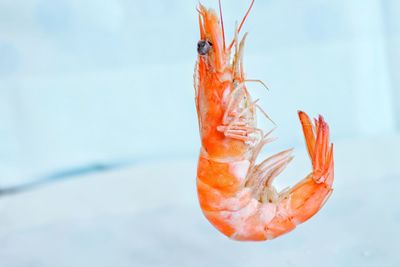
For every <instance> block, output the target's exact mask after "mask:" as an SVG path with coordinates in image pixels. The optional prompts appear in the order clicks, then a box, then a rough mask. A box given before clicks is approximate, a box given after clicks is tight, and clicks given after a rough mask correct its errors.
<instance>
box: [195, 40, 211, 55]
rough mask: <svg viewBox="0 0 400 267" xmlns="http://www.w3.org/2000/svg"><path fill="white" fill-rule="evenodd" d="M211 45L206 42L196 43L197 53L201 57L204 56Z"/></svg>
mask: <svg viewBox="0 0 400 267" xmlns="http://www.w3.org/2000/svg"><path fill="white" fill-rule="evenodd" d="M211 46H212V44H211V43H210V42H209V41H207V40H200V41H199V42H198V43H197V53H199V55H201V56H205V55H207V54H208V52H209V51H210V49H211Z"/></svg>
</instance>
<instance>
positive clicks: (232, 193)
mask: <svg viewBox="0 0 400 267" xmlns="http://www.w3.org/2000/svg"><path fill="white" fill-rule="evenodd" d="M253 2H254V0H253V1H252V3H251V6H252V5H253ZM251 6H250V8H249V10H248V11H247V13H246V15H245V17H244V18H243V20H242V22H241V24H240V25H239V26H238V27H236V29H235V38H234V40H233V41H232V43H231V44H230V45H229V46H226V44H225V36H224V29H223V22H222V16H221V20H219V19H218V16H217V15H216V13H215V12H214V11H213V10H211V9H206V8H205V7H204V6H202V5H201V4H200V5H199V8H198V12H199V23H200V41H199V42H198V45H197V51H198V58H197V62H196V67H195V74H194V86H195V94H196V108H197V114H198V120H199V128H200V136H201V144H202V148H201V152H200V156H199V162H198V169H197V191H198V197H199V201H200V206H201V209H202V210H203V213H204V215H205V217H206V218H207V219H208V220H209V221H210V222H211V223H212V224H213V225H214V226H215V227H216V228H217V229H218V230H219V231H221V232H222V233H223V234H224V235H226V236H228V237H230V238H232V239H236V240H253V241H256V240H269V239H273V238H276V237H278V236H280V235H282V234H284V233H287V232H289V231H291V230H293V229H294V228H295V227H296V225H298V224H300V223H302V222H305V221H306V220H308V219H309V218H310V217H312V216H313V215H314V214H315V213H317V212H318V211H319V210H320V209H321V207H322V206H323V205H324V203H325V201H326V200H327V199H328V198H329V196H330V194H331V193H332V183H333V176H334V174H333V145H332V144H330V142H329V127H328V125H327V123H326V122H325V121H324V119H323V117H322V116H319V118H318V119H315V120H314V124H313V123H312V121H311V120H310V118H309V117H308V116H307V115H306V114H305V113H304V112H302V111H299V112H298V116H299V118H300V122H301V125H302V128H303V133H304V136H305V142H306V145H307V150H308V153H309V156H310V158H311V162H312V171H311V173H310V174H309V175H307V176H306V177H305V178H304V179H303V180H301V181H300V182H299V183H298V184H296V185H295V186H293V187H291V188H289V189H287V190H284V191H282V192H278V191H277V190H276V189H275V188H274V186H273V185H272V182H273V180H274V178H275V177H276V176H277V175H279V174H280V173H281V172H282V171H283V170H284V168H285V167H286V166H287V164H288V163H289V162H290V161H291V160H292V156H291V150H285V151H282V152H280V153H277V154H275V155H273V156H271V157H269V158H267V159H265V160H263V161H261V162H260V163H258V164H256V159H257V156H258V154H259V152H260V151H261V149H262V148H263V146H264V145H265V144H267V143H268V142H270V141H272V138H270V132H269V133H267V134H263V131H262V130H261V129H259V128H257V125H256V109H257V108H258V106H257V104H256V101H252V100H251V97H250V94H249V92H248V91H247V89H246V82H247V80H246V78H245V75H244V71H243V64H242V62H243V61H242V57H243V47H244V43H245V40H246V34H244V36H243V38H242V39H241V41H240V42H239V40H238V35H239V32H240V29H241V27H242V25H243V22H244V21H245V19H246V17H247V15H248V13H249V11H250V9H251ZM220 10H221V9H220ZM220 15H221V12H220ZM232 49H233V57H232V59H230V55H231V50H232Z"/></svg>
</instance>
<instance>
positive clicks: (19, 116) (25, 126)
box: [0, 0, 400, 188]
mask: <svg viewBox="0 0 400 267" xmlns="http://www.w3.org/2000/svg"><path fill="white" fill-rule="evenodd" d="M222 2H223V3H222V4H223V13H224V22H225V29H226V35H227V38H232V33H233V26H234V23H235V21H236V20H240V19H241V18H242V16H243V14H244V13H245V11H246V9H247V7H248V5H249V1H239V0H236V1H222ZM203 3H204V4H206V5H207V6H212V7H214V8H217V7H218V5H217V1H211V0H208V1H203ZM196 4H197V2H196V1H183V0H180V1H179V0H169V1H160V0H159V1H128V0H126V1H124V0H113V1H111V0H109V1H94V0H90V1H78V0H60V1H52V0H42V1H40V0H1V1H0V186H1V187H3V188H4V187H12V186H17V185H21V184H25V183H28V182H31V181H34V180H38V179H42V178H43V177H47V176H51V175H57V174H58V173H61V174H62V173H68V172H69V171H71V170H72V171H74V170H75V171H76V172H79V170H80V169H85V168H86V169H90V168H94V167H96V166H103V167H108V166H115V165H119V164H126V163H127V164H130V163H135V162H143V161H148V160H155V159H167V158H187V157H193V158H195V156H196V154H197V152H198V150H199V137H198V129H197V121H196V115H195V108H194V102H193V101H194V100H193V97H194V94H193V86H192V84H193V83H192V75H193V66H194V62H195V59H196V43H197V41H198V38H199V33H198V25H197V14H196V11H195V7H196ZM399 15H400V3H399V2H398V1H395V0H353V1H347V0H335V1H333V0H332V1H317V0H314V1H313V0H304V1H289V0H282V1H256V3H255V5H254V9H253V11H252V13H251V14H250V16H249V18H248V20H247V21H246V24H245V27H244V31H249V32H250V35H249V38H248V42H247V46H246V50H245V68H246V72H247V76H248V77H249V78H257V79H262V80H263V81H265V82H266V83H267V84H268V85H269V87H270V89H271V90H270V91H269V92H267V91H266V90H265V89H263V88H262V87H260V86H259V85H257V84H252V85H249V87H250V89H249V90H250V91H252V92H253V93H254V97H255V98H256V97H260V98H261V102H260V103H261V105H262V107H263V108H264V109H265V110H266V111H267V112H268V113H269V115H270V116H271V117H272V118H273V120H274V121H275V122H276V123H277V124H278V126H279V128H278V130H277V131H276V132H275V135H276V136H278V137H279V141H278V142H277V143H276V144H275V145H272V146H271V147H270V148H271V150H276V148H283V147H289V146H299V145H300V146H302V145H303V144H302V136H301V132H300V127H299V123H298V121H297V116H296V111H297V110H298V109H303V110H305V111H307V112H309V113H310V114H311V115H313V116H315V115H317V114H319V113H321V114H323V115H324V116H325V117H326V119H327V121H328V122H329V124H330V126H331V130H332V139H333V141H340V140H343V139H346V140H356V139H360V138H361V139H362V138H365V137H368V136H381V137H382V138H384V137H385V136H388V135H392V134H394V133H395V132H396V131H398V130H399V126H400V115H399V114H400V88H399V87H400V78H399V75H398V73H399V64H400V60H399V59H400V41H399V40H400V20H399V19H398V16H399ZM264 124H265V127H271V126H272V125H270V124H267V123H264Z"/></svg>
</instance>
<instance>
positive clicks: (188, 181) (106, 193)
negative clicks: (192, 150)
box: [0, 137, 400, 267]
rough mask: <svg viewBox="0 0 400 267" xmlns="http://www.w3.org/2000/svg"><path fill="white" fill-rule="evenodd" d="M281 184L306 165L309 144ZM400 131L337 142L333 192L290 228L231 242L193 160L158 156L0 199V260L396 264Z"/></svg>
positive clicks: (49, 266) (17, 265)
mask: <svg viewBox="0 0 400 267" xmlns="http://www.w3.org/2000/svg"><path fill="white" fill-rule="evenodd" d="M296 151H297V153H296V156H297V158H296V159H295V161H294V162H293V164H292V166H291V167H290V168H289V169H288V170H287V171H286V172H285V173H284V175H283V176H282V177H278V180H277V182H278V183H279V186H280V187H281V186H284V185H285V184H287V183H289V181H293V180H298V179H300V178H301V177H304V176H305V175H306V173H307V171H308V170H309V169H308V168H309V163H308V162H307V161H308V160H307V158H306V154H305V151H304V150H303V149H297V150H296ZM399 151H400V137H385V138H381V139H379V140H376V139H368V140H364V141H357V142H341V143H336V147H335V152H336V156H335V159H336V169H335V170H336V181H335V184H334V188H335V191H334V192H333V195H332V197H331V198H330V200H329V201H328V202H327V204H326V206H325V207H324V208H323V209H322V210H321V211H320V212H319V213H318V214H317V215H316V216H315V217H313V218H312V219H311V220H309V221H308V222H306V223H304V224H303V225H300V226H299V227H298V228H297V229H295V230H294V231H293V232H291V233H289V234H287V235H285V236H282V237H280V238H278V239H276V240H273V241H269V242H263V243H240V242H237V241H231V240H229V239H227V238H225V237H224V236H222V235H221V234H220V233H218V232H217V231H216V230H215V229H214V228H213V227H212V226H211V225H210V224H209V223H208V222H207V221H206V220H205V218H203V215H202V214H201V211H200V209H199V207H198V203H197V196H196V190H195V173H196V160H195V159H188V160H179V161H178V160H177V161H165V162H153V163H147V164H141V165H137V166H132V167H130V168H126V169H123V170H119V171H112V172H105V173H99V174H95V175H88V176H84V177H77V178H72V179H70V180H65V181H63V182H57V183H53V184H49V185H46V186H43V187H40V188H36V189H34V190H31V191H29V192H24V193H20V194H16V195H8V196H4V197H1V198H0V244H1V249H0V266H2V267H3V266H4V267H24V266H40V267H53V266H74V267H79V266H82V267H87V266H129V267H132V266H238V267H239V266H240V267H243V266H274V267H279V266H327V267H330V266H363V267H364V266H387V267H389V266H390V267H391V266H393V267H394V266H400V255H399V253H398V251H399V248H400V247H399V243H398V240H399V239H400V229H399V226H400V207H399V202H400V195H399V187H400V158H399Z"/></svg>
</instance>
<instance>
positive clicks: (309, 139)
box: [298, 111, 333, 182]
mask: <svg viewBox="0 0 400 267" xmlns="http://www.w3.org/2000/svg"><path fill="white" fill-rule="evenodd" d="M298 114H299V118H300V122H301V125H302V127H303V133H304V139H305V141H306V145H307V150H308V154H309V156H310V159H311V161H312V166H313V177H314V179H315V181H317V182H330V181H327V180H331V179H329V176H331V175H330V174H331V173H332V172H333V144H331V143H329V126H328V124H327V123H326V122H325V120H324V118H323V117H322V116H321V115H320V116H319V117H318V119H315V120H314V125H313V124H312V122H311V120H310V118H309V117H308V116H307V114H306V113H304V112H303V111H299V112H298ZM332 174H333V173H332Z"/></svg>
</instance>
